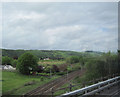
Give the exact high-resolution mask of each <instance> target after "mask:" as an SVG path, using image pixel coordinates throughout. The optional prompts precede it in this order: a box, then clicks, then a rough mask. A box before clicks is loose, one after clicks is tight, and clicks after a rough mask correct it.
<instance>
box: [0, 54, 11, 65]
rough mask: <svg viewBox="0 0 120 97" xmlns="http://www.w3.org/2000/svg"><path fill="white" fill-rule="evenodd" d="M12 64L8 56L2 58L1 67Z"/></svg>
mask: <svg viewBox="0 0 120 97" xmlns="http://www.w3.org/2000/svg"><path fill="white" fill-rule="evenodd" d="M11 62H12V58H10V57H8V56H2V65H7V64H9V65H11Z"/></svg>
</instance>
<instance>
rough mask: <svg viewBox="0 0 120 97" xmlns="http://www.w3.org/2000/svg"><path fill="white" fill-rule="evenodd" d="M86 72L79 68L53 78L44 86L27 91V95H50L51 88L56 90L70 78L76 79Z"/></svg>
mask: <svg viewBox="0 0 120 97" xmlns="http://www.w3.org/2000/svg"><path fill="white" fill-rule="evenodd" d="M83 73H84V70H82V71H81V70H78V71H74V72H72V73H69V74H68V76H67V75H64V76H62V77H60V78H58V79H56V80H53V81H51V82H48V83H47V84H44V85H42V86H39V87H38V88H36V89H34V90H32V91H30V92H28V93H26V94H25V95H29V96H30V95H49V94H50V93H51V89H53V90H55V89H57V88H59V87H61V86H62V85H64V84H66V83H67V82H69V81H70V80H72V79H74V78H75V77H77V76H79V75H82V74H83Z"/></svg>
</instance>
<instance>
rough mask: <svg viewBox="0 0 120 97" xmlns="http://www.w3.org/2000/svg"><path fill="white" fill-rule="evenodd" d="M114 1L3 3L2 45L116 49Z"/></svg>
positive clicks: (7, 46)
mask: <svg viewBox="0 0 120 97" xmlns="http://www.w3.org/2000/svg"><path fill="white" fill-rule="evenodd" d="M117 11H118V5H117V3H105V2H104V3H93V2H92V3H81V2H79V3H33V2H31V3H29V2H28V3H3V10H2V12H3V14H2V15H3V19H2V20H3V34H2V43H3V45H2V46H3V48H9V49H40V50H72V51H85V50H94V51H109V50H110V51H117V48H118V29H117V27H118V24H117V22H118V16H117V15H118V12H117Z"/></svg>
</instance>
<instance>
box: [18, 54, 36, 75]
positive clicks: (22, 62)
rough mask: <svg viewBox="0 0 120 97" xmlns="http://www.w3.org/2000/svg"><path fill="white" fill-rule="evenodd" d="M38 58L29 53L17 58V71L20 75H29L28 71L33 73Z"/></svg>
mask: <svg viewBox="0 0 120 97" xmlns="http://www.w3.org/2000/svg"><path fill="white" fill-rule="evenodd" d="M37 62H38V58H37V57H36V56H34V55H32V54H31V53H24V54H22V55H21V56H20V57H19V58H18V63H17V70H18V71H19V72H20V73H22V74H30V71H35V70H36V67H37Z"/></svg>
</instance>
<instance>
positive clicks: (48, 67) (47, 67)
mask: <svg viewBox="0 0 120 97" xmlns="http://www.w3.org/2000/svg"><path fill="white" fill-rule="evenodd" d="M50 70H52V66H51V65H48V66H46V67H45V69H44V72H46V73H50Z"/></svg>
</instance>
